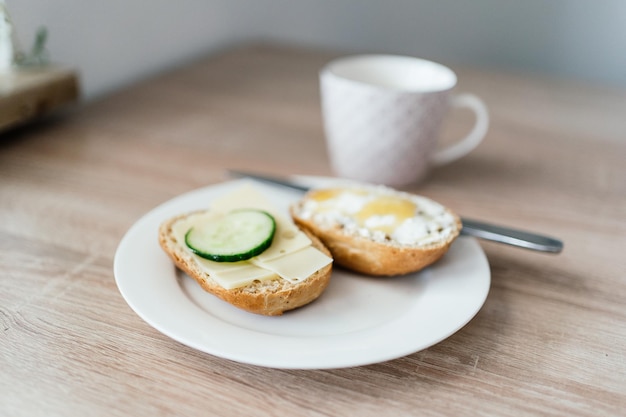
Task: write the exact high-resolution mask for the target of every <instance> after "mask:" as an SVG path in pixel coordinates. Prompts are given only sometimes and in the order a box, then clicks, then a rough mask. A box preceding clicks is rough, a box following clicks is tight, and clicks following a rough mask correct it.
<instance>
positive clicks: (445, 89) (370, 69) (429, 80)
mask: <svg viewBox="0 0 626 417" xmlns="http://www.w3.org/2000/svg"><path fill="white" fill-rule="evenodd" d="M456 82H457V77H456V74H455V73H454V72H453V71H452V70H451V69H449V68H447V67H445V66H443V65H441V64H438V63H435V62H431V61H426V60H423V59H419V58H414V57H408V56H399V55H354V56H347V57H342V58H339V59H336V60H333V61H331V62H330V63H328V64H327V65H326V66H325V67H324V68H323V69H322V70H321V72H320V89H321V99H322V115H323V119H324V129H325V133H326V139H327V146H328V152H329V157H330V161H331V164H332V167H333V169H334V171H335V173H336V174H337V175H339V176H341V177H345V178H350V179H355V180H360V181H367V182H372V183H378V184H386V185H391V186H402V185H407V184H411V183H416V182H418V181H420V180H422V179H423V178H424V177H425V175H426V174H427V173H428V170H429V168H430V167H431V166H434V165H443V164H447V163H450V162H452V161H454V160H456V159H459V158H461V157H463V156H465V155H467V154H468V153H469V152H471V151H472V150H473V149H474V148H475V147H476V146H478V144H479V143H480V142H481V141H482V139H483V137H484V136H485V134H486V133H487V128H488V125H489V113H488V111H487V107H486V106H485V104H484V103H483V101H482V100H481V99H480V98H478V97H477V96H475V95H472V94H459V95H454V94H452V93H451V90H452V89H453V88H454V86H455V85H456ZM450 106H453V107H467V108H469V109H471V110H473V111H474V112H475V114H476V122H475V124H474V127H473V128H472V130H471V131H470V132H469V134H468V135H467V136H466V137H465V138H463V139H461V140H459V141H457V142H455V143H454V144H452V145H449V146H447V147H445V148H443V149H437V139H438V136H439V131H440V128H441V125H442V121H443V119H444V118H445V116H446V114H447V113H448V110H449V108H450Z"/></svg>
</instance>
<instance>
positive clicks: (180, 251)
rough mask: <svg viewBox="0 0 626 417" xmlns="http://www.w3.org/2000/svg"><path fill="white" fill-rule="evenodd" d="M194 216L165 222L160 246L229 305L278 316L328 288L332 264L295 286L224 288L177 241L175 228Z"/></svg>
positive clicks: (275, 283)
mask: <svg viewBox="0 0 626 417" xmlns="http://www.w3.org/2000/svg"><path fill="white" fill-rule="evenodd" d="M190 214H191V213H188V214H183V215H180V216H176V217H174V218H171V219H169V220H166V221H164V222H163V223H162V224H161V226H160V227H159V244H160V245H161V248H162V249H163V250H164V251H165V253H166V254H167V255H168V256H169V257H170V258H171V259H172V261H174V264H175V265H176V266H177V267H178V268H180V269H181V270H182V271H184V272H185V273H186V274H187V275H189V276H190V277H191V278H193V279H194V280H196V282H198V284H200V286H201V287H202V288H203V289H204V290H205V291H207V292H209V293H211V294H213V295H215V296H216V297H219V298H221V299H222V300H224V301H226V302H227V303H230V304H232V305H234V306H236V307H238V308H241V309H243V310H246V311H249V312H251V313H256V314H262V315H266V316H278V315H281V314H283V312H285V311H288V310H293V309H295V308H298V307H301V306H304V305H306V304H309V303H310V302H312V301H314V300H315V299H317V298H318V297H319V296H320V295H321V294H322V292H324V290H325V289H326V287H327V286H328V283H329V282H330V276H331V271H332V263H331V264H329V265H327V266H326V267H324V268H322V269H320V270H319V271H317V272H315V273H314V274H313V275H311V276H310V277H308V278H307V279H305V280H303V281H301V282H299V283H291V282H289V281H287V280H284V279H281V278H277V279H274V280H270V281H264V282H257V283H251V284H249V285H247V286H244V287H240V288H234V289H226V288H223V287H221V286H220V285H219V284H218V283H217V282H215V281H214V280H213V279H212V278H211V277H210V275H208V274H207V273H206V272H205V271H203V270H202V269H201V268H199V267H198V265H197V263H196V262H195V261H194V259H193V255H192V254H191V253H189V251H187V250H186V249H185V247H184V246H182V245H184V242H183V243H182V245H181V242H177V241H176V238H175V237H174V234H173V233H172V226H173V225H174V224H175V223H176V222H177V221H178V220H180V219H182V218H184V217H185V216H188V215H190ZM303 231H304V233H306V234H307V236H308V237H309V238H310V239H311V241H312V243H313V246H314V247H315V248H317V249H318V250H320V251H321V252H323V253H324V254H326V255H327V256H331V254H330V252H329V250H328V249H327V248H326V247H325V246H324V245H323V243H322V242H321V241H320V240H319V239H318V238H317V237H316V236H314V235H313V234H311V233H310V232H308V231H307V230H303Z"/></svg>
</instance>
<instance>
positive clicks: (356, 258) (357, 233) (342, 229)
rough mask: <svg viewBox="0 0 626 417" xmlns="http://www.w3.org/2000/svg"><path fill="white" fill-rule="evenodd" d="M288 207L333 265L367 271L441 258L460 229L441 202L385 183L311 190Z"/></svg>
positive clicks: (401, 269) (415, 267)
mask: <svg viewBox="0 0 626 417" xmlns="http://www.w3.org/2000/svg"><path fill="white" fill-rule="evenodd" d="M290 211H291V216H292V218H293V220H294V221H295V223H296V224H297V225H298V226H300V227H301V228H302V229H303V230H308V231H310V232H311V233H313V234H314V235H315V236H317V237H318V238H320V240H321V241H322V242H323V243H324V245H325V246H326V247H327V248H328V249H329V250H330V252H331V254H332V257H333V259H334V262H335V263H336V264H337V265H341V266H343V267H346V268H349V269H352V270H354V271H358V272H361V273H364V274H368V275H378V276H391V275H400V274H407V273H410V272H415V271H419V270H420V269H423V268H424V267H426V266H428V265H430V264H432V263H433V262H435V261H437V260H438V259H439V258H441V257H442V256H443V255H444V254H445V253H446V252H447V250H448V248H449V247H450V244H451V243H452V242H453V241H454V240H455V239H456V237H457V236H458V235H459V233H460V231H461V221H460V219H459V217H458V216H457V215H456V214H454V213H453V212H452V211H450V210H449V209H447V208H446V207H444V206H443V205H441V204H439V203H437V202H435V201H433V200H431V199H428V198H426V197H422V196H418V195H415V194H409V193H405V192H401V191H396V190H394V189H391V188H388V187H384V186H365V185H363V186H361V185H358V186H347V187H338V188H327V189H314V190H312V191H310V192H308V193H307V194H306V195H305V196H304V197H303V198H302V199H301V200H300V201H298V202H297V203H296V204H294V205H292V207H291V209H290Z"/></svg>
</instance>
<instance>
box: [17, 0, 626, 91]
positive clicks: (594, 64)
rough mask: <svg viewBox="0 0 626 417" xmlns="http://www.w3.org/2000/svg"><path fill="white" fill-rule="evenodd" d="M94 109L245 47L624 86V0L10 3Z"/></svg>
mask: <svg viewBox="0 0 626 417" xmlns="http://www.w3.org/2000/svg"><path fill="white" fill-rule="evenodd" d="M6 5H7V7H8V10H9V12H10V14H11V15H12V17H13V22H14V26H15V30H16V36H17V39H18V41H19V45H20V46H22V48H28V47H29V46H30V45H31V44H32V42H33V38H34V36H35V33H36V31H37V29H38V28H39V27H42V26H45V27H46V28H47V29H48V32H49V38H48V43H47V49H48V51H49V53H50V56H51V58H52V60H53V61H54V62H58V63H61V64H64V65H67V66H70V67H72V68H75V69H76V70H78V71H79V73H80V75H81V85H82V90H83V95H84V97H85V98H86V99H87V100H92V99H94V98H97V97H100V96H102V95H106V94H108V93H110V92H112V91H115V90H117V89H120V88H123V87H124V86H126V85H129V84H131V83H133V82H135V81H138V80H141V79H144V78H146V77H149V76H153V75H155V74H158V73H160V72H163V71H166V70H169V69H172V68H174V67H177V66H179V65H183V64H185V63H186V62H189V61H192V60H194V59H197V58H199V57H202V56H205V55H208V54H211V53H215V52H219V51H220V50H223V49H225V48H228V47H230V46H234V45H238V44H242V43H246V42H279V43H282V44H294V45H299V46H309V47H314V48H324V49H332V50H337V51H348V52H388V53H400V54H409V55H415V56H420V57H422V58H428V59H433V60H437V61H441V62H444V63H446V64H449V65H464V66H473V67H491V68H497V69H503V70H506V71H514V72H525V73H529V72H530V73H536V74H542V75H544V74H545V75H546V76H548V77H552V76H554V77H564V78H571V79H575V80H581V81H583V82H588V83H593V84H599V85H606V86H607V87H608V88H614V87H615V88H620V89H621V88H626V24H625V23H626V1H624V0H594V1H589V0H524V1H514V0H472V1H459V0H386V1H384V2H383V1H378V0H316V1H297V0H234V1H233V0H178V1H171V0H170V1H166V0H151V1H147V0H144V1H139V0H107V1H96V0H54V1H44V0H6Z"/></svg>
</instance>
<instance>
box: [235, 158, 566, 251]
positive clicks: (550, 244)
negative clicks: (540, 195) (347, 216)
mask: <svg viewBox="0 0 626 417" xmlns="http://www.w3.org/2000/svg"><path fill="white" fill-rule="evenodd" d="M228 174H229V175H230V176H233V177H238V178H251V179H254V180H257V181H261V182H265V183H268V184H273V185H280V186H283V187H288V188H291V189H293V190H298V191H302V192H306V191H309V189H310V187H307V186H304V185H301V184H298V183H296V182H293V181H290V180H288V179H285V178H278V177H272V176H267V175H261V174H256V173H252V172H245V171H238V170H228ZM461 223H462V224H463V228H462V229H461V234H462V235H466V236H473V237H477V238H479V239H484V240H489V241H492V242H498V243H504V244H507V245H511V246H516V247H520V248H524V249H530V250H534V251H538V252H548V253H560V252H561V251H562V250H563V242H562V241H561V240H559V239H555V238H553V237H549V236H544V235H540V234H537V233H533V232H528V231H524V230H517V229H512V228H510V227H506V226H499V225H495V224H490V223H485V222H482V221H478V220H472V219H467V218H464V217H462V218H461Z"/></svg>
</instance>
